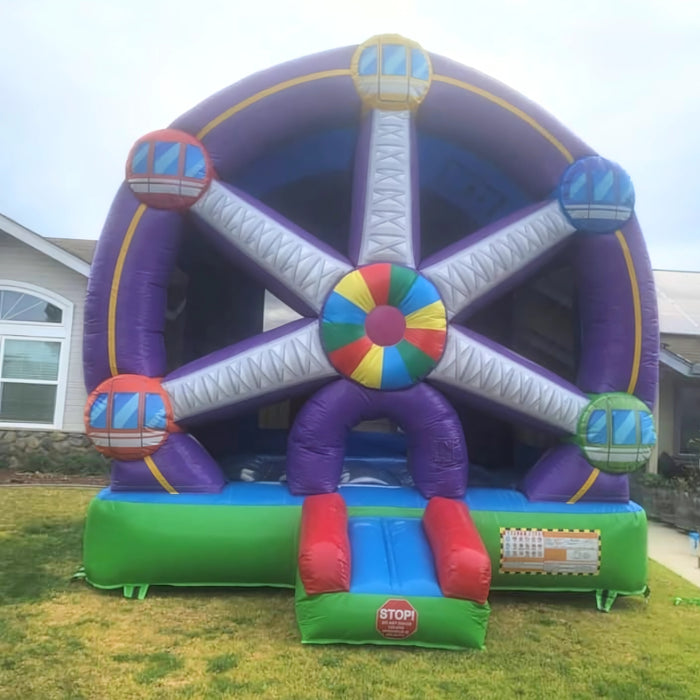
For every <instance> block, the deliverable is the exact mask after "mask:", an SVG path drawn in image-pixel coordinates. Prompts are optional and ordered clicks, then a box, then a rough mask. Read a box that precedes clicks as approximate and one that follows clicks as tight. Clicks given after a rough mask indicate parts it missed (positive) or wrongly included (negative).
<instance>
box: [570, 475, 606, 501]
mask: <svg viewBox="0 0 700 700" xmlns="http://www.w3.org/2000/svg"><path fill="white" fill-rule="evenodd" d="M599 474H600V469H595V468H594V469H593V471H592V472H591V475H590V476H589V477H588V478H587V479H586V481H585V483H584V484H583V486H582V487H581V488H580V489H579V490H578V491H577V492H576V493H575V494H574V495H573V496H572V497H571V498H570V499H569V500H568V501H567V502H566V503H567V505H568V504H571V503H576V501H578V500H579V498H581V497H582V496H584V495H585V494H586V493H587V492H588V489H590V488H591V486H593V484H595V480H596V479H597V478H598V475H599Z"/></svg>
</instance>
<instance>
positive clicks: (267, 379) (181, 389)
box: [163, 319, 336, 422]
mask: <svg viewBox="0 0 700 700" xmlns="http://www.w3.org/2000/svg"><path fill="white" fill-rule="evenodd" d="M335 374H336V372H335V370H334V369H333V367H331V365H330V363H329V362H328V360H327V359H326V356H325V354H324V352H323V349H322V347H321V338H320V335H319V331H318V322H317V321H312V320H309V319H303V320H300V321H295V322H294V323H289V324H287V325H286V326H282V327H281V328H277V329H275V330H273V331H270V332H269V333H263V334H261V335H259V336H257V337H255V338H252V339H250V340H246V341H243V342H242V343H237V344H236V345H233V346H231V347H230V348H226V349H224V350H219V351H217V352H214V353H212V354H210V355H207V356H206V357H203V358H200V359H199V360H195V361H194V362H191V363H189V364H187V365H184V366H183V367H181V368H180V369H178V370H176V371H175V372H173V373H172V374H170V375H169V376H168V377H166V378H165V381H164V382H163V388H164V389H165V390H166V391H167V392H168V395H169V396H170V401H171V403H172V407H173V415H174V418H175V421H176V422H177V421H180V420H186V419H188V418H194V417H197V416H200V415H202V414H210V413H212V412H214V411H218V410H220V409H226V408H232V407H235V406H236V405H238V404H245V405H246V407H252V406H254V405H262V404H264V403H267V402H268V401H269V400H271V397H273V396H275V395H279V394H280V393H283V392H285V391H286V392H291V391H292V390H293V389H295V388H298V387H301V386H308V385H312V384H315V383H317V382H319V381H321V380H324V379H328V378H330V377H333V376H335Z"/></svg>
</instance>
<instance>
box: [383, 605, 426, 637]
mask: <svg viewBox="0 0 700 700" xmlns="http://www.w3.org/2000/svg"><path fill="white" fill-rule="evenodd" d="M417 627H418V611H417V610H416V609H415V608H414V607H413V606H412V605H411V604H410V603H409V602H408V601H407V600H399V599H396V600H387V601H386V603H384V605H382V606H381V607H380V608H379V609H378V610H377V632H379V634H381V635H382V637H386V638H387V639H405V638H406V637H410V636H411V635H412V634H413V633H414V632H415V631H416V628H417Z"/></svg>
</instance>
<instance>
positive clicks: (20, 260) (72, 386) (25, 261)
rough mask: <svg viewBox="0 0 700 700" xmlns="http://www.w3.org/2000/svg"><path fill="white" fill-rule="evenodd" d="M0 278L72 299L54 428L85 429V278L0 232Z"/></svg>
mask: <svg viewBox="0 0 700 700" xmlns="http://www.w3.org/2000/svg"><path fill="white" fill-rule="evenodd" d="M0 280H9V281H13V282H16V283H18V284H23V283H29V284H33V285H36V286H37V287H42V288H44V289H46V290H47V291H49V292H54V293H55V294H59V295H60V296H62V297H65V298H66V299H68V300H69V301H71V302H72V303H73V325H72V331H71V339H70V342H69V344H68V346H69V362H68V380H67V386H66V397H65V405H64V413H63V423H62V425H59V426H57V429H59V430H63V431H65V432H84V425H83V410H84V407H85V400H86V398H87V395H86V392H85V385H84V384H83V352H82V343H83V310H84V306H85V291H86V289H87V278H86V277H84V276H83V275H81V274H79V273H78V272H74V271H73V270H71V269H70V268H68V267H65V266H64V265H62V264H61V263H59V262H56V261H55V260H53V259H52V258H50V257H48V256H47V255H44V254H42V253H40V252H38V251H36V250H34V249H33V248H30V247H29V246H27V245H25V244H24V243H22V242H20V241H18V240H16V239H15V238H13V237H12V236H8V235H7V234H5V233H2V232H0Z"/></svg>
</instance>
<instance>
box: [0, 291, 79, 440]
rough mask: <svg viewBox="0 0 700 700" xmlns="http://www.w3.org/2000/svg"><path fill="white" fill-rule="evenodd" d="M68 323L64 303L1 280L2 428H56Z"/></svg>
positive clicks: (64, 379)
mask: <svg viewBox="0 0 700 700" xmlns="http://www.w3.org/2000/svg"><path fill="white" fill-rule="evenodd" d="M72 322H73V304H72V303H71V302H70V301H68V300H67V299H64V298H63V297H60V296H58V295H57V294H54V293H53V292H49V291H48V290H46V289H42V288H41V287H37V286H34V285H31V284H26V283H21V284H20V283H18V282H9V281H4V280H0V428H58V429H60V427H61V425H62V422H63V409H64V404H65V394H66V382H67V374H68V354H69V347H70V337H71V327H72Z"/></svg>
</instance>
